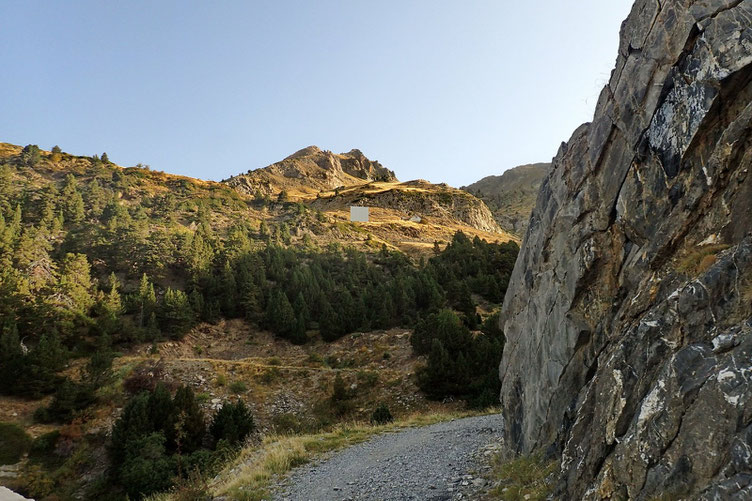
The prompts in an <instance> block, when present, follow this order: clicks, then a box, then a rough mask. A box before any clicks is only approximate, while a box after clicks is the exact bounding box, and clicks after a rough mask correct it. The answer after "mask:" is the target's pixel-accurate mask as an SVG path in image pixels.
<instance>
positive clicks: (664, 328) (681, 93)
mask: <svg viewBox="0 0 752 501" xmlns="http://www.w3.org/2000/svg"><path fill="white" fill-rule="evenodd" d="M751 168H752V0H695V1H693V0H662V1H660V2H658V1H655V0H638V1H637V2H636V3H635V4H634V6H633V8H632V12H631V14H630V15H629V17H628V19H627V20H626V21H625V22H624V24H623V25H622V31H621V41H620V49H619V54H618V58H617V62H616V68H615V69H614V71H613V73H612V75H611V79H610V82H609V84H608V85H607V86H606V88H605V89H604V90H603V92H602V93H601V96H600V99H599V102H598V105H597V108H596V112H595V116H594V119H593V122H592V123H589V124H585V125H583V126H581V127H580V128H579V129H577V130H576V131H575V133H574V135H573V136H572V138H571V139H570V140H569V142H568V143H566V144H562V146H561V148H560V150H559V152H558V153H557V156H556V157H555V158H554V161H553V167H552V170H551V172H550V174H549V176H548V177H547V179H546V180H545V181H544V183H543V185H542V187H541V191H540V193H539V196H538V200H537V204H536V207H535V209H534V211H533V214H532V216H531V220H530V224H529V227H528V231H527V234H526V237H525V240H524V242H523V246H522V249H521V252H520V257H519V259H518V261H517V265H516V267H515V270H514V273H513V276H512V279H511V282H510V286H509V289H508V291H507V296H506V299H505V302H504V308H503V311H502V315H501V322H502V327H503V329H504V332H505V334H506V336H507V344H506V347H505V351H504V359H503V360H502V363H501V366H500V376H501V379H502V390H501V401H502V409H503V416H504V420H505V443H506V444H507V445H508V446H510V447H511V448H513V449H514V450H516V451H518V452H523V453H524V452H530V451H532V450H536V449H540V448H543V449H545V450H547V451H548V452H549V453H550V454H555V455H558V456H559V457H561V475H560V481H559V484H558V487H557V490H556V497H558V498H562V499H652V498H654V497H656V496H673V497H677V498H684V497H687V498H696V499H724V500H725V499H751V498H752V320H751V319H752V175H750V174H749V170H750V169H751Z"/></svg>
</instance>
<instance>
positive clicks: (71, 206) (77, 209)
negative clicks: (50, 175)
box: [61, 174, 86, 224]
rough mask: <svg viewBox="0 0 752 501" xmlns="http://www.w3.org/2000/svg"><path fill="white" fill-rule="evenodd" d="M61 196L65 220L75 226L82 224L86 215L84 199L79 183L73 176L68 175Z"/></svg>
mask: <svg viewBox="0 0 752 501" xmlns="http://www.w3.org/2000/svg"><path fill="white" fill-rule="evenodd" d="M61 195H62V198H63V214H64V216H65V220H66V221H70V222H71V223H73V224H80V223H81V222H82V221H83V220H84V217H85V216H86V213H85V211H84V199H83V197H82V196H81V193H80V192H79V191H78V183H77V182H76V178H75V177H74V176H73V174H68V176H67V177H66V178H65V186H63V191H62V192H61Z"/></svg>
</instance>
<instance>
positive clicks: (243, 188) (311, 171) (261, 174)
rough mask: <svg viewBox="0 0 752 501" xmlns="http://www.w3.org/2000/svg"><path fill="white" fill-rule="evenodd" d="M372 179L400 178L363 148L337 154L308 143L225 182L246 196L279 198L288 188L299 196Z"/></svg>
mask: <svg viewBox="0 0 752 501" xmlns="http://www.w3.org/2000/svg"><path fill="white" fill-rule="evenodd" d="M369 181H384V182H394V181H397V178H396V177H395V175H394V172H392V171H390V170H388V169H386V168H385V167H383V166H382V165H381V164H380V163H379V162H375V161H371V160H369V159H368V158H366V156H365V155H363V153H362V152H361V151H360V150H351V151H349V152H348V153H340V154H336V153H332V152H331V151H322V150H321V149H319V148H318V147H317V146H309V147H307V148H303V149H302V150H299V151H297V152H295V153H293V154H292V155H290V156H289V157H287V158H285V159H284V160H282V161H280V162H277V163H274V164H272V165H269V166H267V167H263V168H260V169H255V170H249V171H248V172H247V173H246V174H240V175H238V176H233V177H231V178H230V179H228V180H227V181H225V182H226V183H227V184H228V185H230V186H232V187H233V188H235V189H237V190H238V191H240V192H241V193H245V194H247V195H256V196H273V197H277V196H278V195H279V194H280V192H282V191H285V192H287V193H288V194H289V195H290V196H293V197H296V196H301V195H312V194H316V193H318V192H320V191H323V190H333V189H335V188H337V187H340V186H355V185H358V184H364V183H367V182H369Z"/></svg>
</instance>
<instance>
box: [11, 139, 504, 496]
mask: <svg viewBox="0 0 752 501" xmlns="http://www.w3.org/2000/svg"><path fill="white" fill-rule="evenodd" d="M281 198H282V199H281V200H280V201H279V202H278V203H277V204H276V205H278V206H279V207H281V209H280V210H281V211H282V216H281V218H282V219H285V221H283V222H277V223H275V222H273V221H272V220H271V219H270V220H267V221H258V220H256V221H254V220H251V219H250V218H248V217H247V215H248V211H249V208H256V209H258V208H260V207H264V206H265V205H269V204H273V203H272V202H271V201H270V200H269V199H268V197H259V199H258V200H249V199H246V198H243V197H241V196H240V195H239V194H238V193H237V192H235V191H234V190H232V189H231V188H229V187H227V186H224V185H219V184H217V183H204V182H201V181H195V180H190V179H187V178H180V177H178V176H167V175H165V174H164V173H161V172H158V171H152V170H150V169H149V168H148V167H143V166H139V167H132V168H125V169H122V168H120V167H117V166H116V165H114V164H112V163H110V162H109V159H108V158H107V155H106V154H104V153H103V154H102V156H101V158H100V157H98V156H96V155H95V156H93V157H91V158H88V157H74V156H71V155H68V154H66V153H63V152H62V150H61V149H60V148H55V149H54V151H53V152H52V153H51V154H48V153H42V152H40V150H39V148H37V147H36V146H34V145H29V146H27V147H26V148H24V149H23V151H21V152H20V153H19V154H18V155H16V156H13V157H5V158H0V319H1V320H0V394H3V395H13V396H20V397H24V398H29V399H38V398H40V397H43V396H51V398H50V397H48V401H46V402H49V403H48V404H47V405H45V406H42V407H40V408H39V409H37V411H36V412H35V414H34V418H35V420H36V421H38V422H42V423H57V424H60V425H64V426H63V427H62V428H61V433H60V435H55V436H51V435H50V436H47V435H45V436H43V437H40V438H39V439H37V441H35V442H34V444H33V446H32V450H31V454H30V462H29V468H28V471H26V472H25V474H24V478H25V479H27V481H28V485H27V486H26V489H27V492H28V493H29V494H30V495H33V496H34V497H37V498H43V497H45V496H47V495H49V494H51V493H53V492H54V493H56V494H57V493H58V492H63V491H65V492H66V494H64V495H63V497H65V496H67V495H68V494H70V495H71V496H72V494H73V492H74V491H75V489H78V488H80V485H78V486H74V484H75V482H74V481H73V480H72V479H74V478H77V477H80V475H79V474H78V473H80V472H82V471H85V470H87V469H90V467H91V465H92V464H95V463H96V462H97V459H96V456H95V453H94V452H93V451H94V450H97V449H98V450H102V449H103V448H104V447H105V445H107V446H108V450H109V451H110V459H111V462H112V468H111V471H110V472H109V473H108V475H107V476H106V478H104V479H103V480H102V481H101V482H100V483H99V484H98V486H97V485H94V486H93V487H92V491H91V492H90V493H88V494H87V496H89V497H92V498H104V497H106V496H107V495H109V494H110V493H111V490H110V487H109V485H110V484H112V485H115V486H116V489H120V490H119V491H118V493H120V494H127V495H128V496H130V498H131V499H133V498H139V497H141V496H143V495H146V494H148V493H152V492H157V491H161V490H164V489H167V488H169V487H170V486H171V485H173V483H174V479H176V478H177V479H178V487H180V486H181V485H183V483H184V482H188V483H189V477H190V476H191V475H193V474H194V472H195V471H198V472H201V473H206V472H208V471H210V470H211V469H212V468H214V467H215V465H216V464H217V462H218V461H220V458H225V457H226V456H227V450H228V448H229V449H232V448H233V447H235V446H237V444H239V443H241V442H242V441H243V439H244V438H245V437H246V435H247V434H248V433H249V432H250V431H251V430H252V429H253V426H254V425H253V419H252V416H251V415H250V411H249V410H248V408H247V407H245V405H244V404H243V403H242V402H240V401H239V402H237V403H234V404H232V403H228V404H226V405H225V406H224V407H223V408H222V410H220V411H219V412H218V413H217V415H216V416H215V417H214V420H213V421H211V423H209V422H208V421H207V419H206V416H204V415H203V413H202V412H201V410H200V407H199V400H201V399H206V398H207V396H206V395H201V396H194V395H193V393H192V391H191V390H190V389H188V388H186V387H182V388H177V389H175V388H172V389H168V388H166V387H164V386H162V385H157V384H156V381H159V380H160V377H159V374H158V372H159V371H160V370H161V369H159V367H156V366H155V367H151V368H148V370H147V369H144V371H141V372H139V371H138V370H136V371H134V372H133V374H131V375H129V376H128V375H127V371H126V372H123V373H121V374H119V375H118V376H117V377H116V376H114V375H113V373H112V361H113V357H114V356H115V353H116V352H117V351H121V350H122V351H125V350H127V349H129V348H130V347H131V346H132V345H134V344H136V343H146V346H148V345H149V344H151V345H152V347H153V348H152V353H156V351H157V342H159V341H164V340H168V339H171V340H177V339H181V338H182V337H183V336H184V335H185V334H186V333H187V332H188V331H190V330H191V329H192V328H193V327H194V326H195V325H196V324H197V323H198V322H217V321H219V320H221V319H225V318H226V319H230V318H243V319H245V320H247V321H248V322H250V323H252V324H254V325H255V326H256V327H260V328H264V329H267V330H269V331H271V332H273V333H274V334H275V335H276V336H278V337H280V338H283V339H285V340H288V341H289V342H291V343H295V344H305V343H307V342H309V340H310V339H311V338H316V337H320V338H322V339H324V340H326V341H334V340H337V339H339V338H341V337H342V336H345V335H347V334H349V333H353V332H357V331H368V330H374V329H389V328H393V327H404V328H413V327H416V331H415V336H413V345H414V346H415V351H416V353H418V354H421V355H425V356H426V357H427V366H426V368H425V369H424V370H423V371H421V372H420V375H419V382H420V385H421V387H422V388H423V389H424V390H425V391H426V392H427V393H428V394H429V396H431V398H437V399H441V398H444V397H447V396H454V397H459V398H464V399H466V400H468V402H469V403H470V404H471V405H473V406H478V407H480V406H482V405H485V404H486V403H491V402H494V403H495V401H496V395H497V394H498V381H497V378H496V375H495V370H496V369H495V365H498V361H499V359H500V358H501V350H502V349H503V334H502V333H501V332H500V331H499V330H498V327H496V324H495V323H494V322H495V321H493V320H488V319H487V320H486V321H485V323H483V318H481V316H480V315H479V314H478V312H477V310H478V308H477V305H478V303H483V306H484V310H487V309H488V308H493V307H494V305H498V303H500V301H501V299H502V298H503V295H504V293H505V291H506V286H507V282H508V279H509V275H510V273H511V270H512V267H513V264H514V261H515V259H516V256H517V252H518V247H517V245H516V244H515V243H505V244H494V243H488V242H485V241H482V240H480V239H478V238H476V239H473V240H471V239H469V238H468V237H467V236H465V235H464V234H463V233H461V232H459V233H457V234H456V235H455V236H454V238H453V239H452V242H451V243H449V245H447V246H446V248H445V249H441V248H440V247H439V245H437V246H436V249H435V256H434V257H432V258H431V259H428V260H427V261H423V260H421V262H420V263H419V264H416V263H414V262H412V261H411V260H410V259H408V258H407V257H406V256H405V255H403V254H401V253H399V252H395V251H391V250H388V249H387V247H386V245H383V246H382V247H381V250H380V251H378V252H375V253H373V254H365V253H362V252H359V251H357V250H355V249H353V248H342V246H340V245H338V244H332V245H330V246H329V247H327V248H326V249H320V248H318V247H316V245H315V244H312V243H311V241H310V238H309V241H308V243H306V242H305V240H303V242H304V244H305V245H302V246H299V247H296V248H293V247H290V244H291V242H292V240H293V236H292V235H295V232H294V231H291V230H292V229H294V228H295V227H296V225H297V224H298V223H300V222H305V223H306V224H307V225H309V227H311V226H315V225H321V224H322V223H323V222H328V221H327V218H326V216H325V215H323V214H322V213H320V212H314V211H311V210H308V209H307V208H305V207H304V206H302V205H301V204H299V203H290V202H289V201H287V200H286V199H285V197H281ZM354 228H358V227H357V226H355V227H354ZM348 231H349V230H348ZM296 238H300V236H299V235H297V237H296ZM479 329H480V331H479ZM194 349H195V351H196V353H197V354H198V355H201V353H203V348H202V347H201V346H198V345H196V346H195V348H194ZM390 357H391V355H390V353H389V352H386V351H385V352H384V353H383V360H389V359H390ZM310 362H311V363H312V364H317V365H326V366H328V367H330V368H332V369H349V368H353V367H354V366H355V365H356V363H355V358H346V359H342V360H339V359H337V358H336V357H335V356H327V357H326V358H323V357H321V356H320V355H316V354H312V355H311V359H310ZM280 363H281V362H280V361H278V360H276V361H275V360H274V359H272V360H270V361H269V365H280ZM147 373H148V374H147ZM126 376H127V377H126ZM282 376H283V369H280V368H277V367H272V368H269V369H267V370H266V371H265V372H264V373H262V374H260V375H259V376H258V378H259V379H260V380H261V382H264V383H267V384H269V383H272V382H273V381H275V380H277V379H279V378H281V377H282ZM121 380H122V390H125V391H126V392H128V393H130V394H131V395H132V398H131V400H130V401H129V402H127V403H126V402H125V397H124V396H122V395H121V394H120V393H121V391H122V390H121V385H120V381H121ZM378 380H379V373H377V372H375V371H361V372H359V373H358V374H357V383H358V387H359V388H363V389H365V390H367V389H368V388H370V387H372V386H374V385H376V384H377V382H378ZM215 382H216V385H217V386H228V388H227V389H228V390H230V391H231V392H233V393H243V392H245V391H247V388H246V386H245V385H244V384H243V383H242V382H240V381H235V382H231V381H228V380H227V377H226V376H225V375H224V374H222V373H219V374H217V376H216V381H215ZM350 382H351V383H352V381H350ZM173 391H174V395H173ZM113 395H116V396H115V398H114V399H113ZM354 396H355V395H354V392H353V390H351V389H350V387H349V386H347V385H346V384H345V382H344V380H343V379H342V378H341V377H340V376H338V377H337V378H336V379H335V381H334V385H333V387H332V392H331V395H330V396H329V398H326V395H325V396H324V399H323V400H325V402H322V403H323V404H324V406H325V407H326V409H325V411H322V416H323V418H322V419H320V420H319V421H321V422H324V421H326V420H328V421H326V423H328V424H329V425H330V424H331V423H332V422H333V421H334V420H335V418H338V417H339V418H342V417H344V416H348V413H350V411H351V409H352V407H353V406H354V402H353V400H355V399H354ZM96 403H100V404H102V403H107V404H110V405H113V407H115V406H117V407H122V406H123V405H124V404H125V407H124V410H123V412H122V414H121V415H120V417H119V419H118V421H117V422H116V424H115V425H114V427H113V429H112V438H111V439H109V438H107V437H106V436H105V434H104V433H102V434H101V436H99V435H97V436H88V435H86V436H85V435H84V433H83V432H82V431H81V423H86V421H87V420H88V419H91V418H92V417H93V415H94V414H95V412H94V411H92V410H91V409H90V408H91V407H92V405H93V404H96ZM372 417H373V419H374V422H375V423H382V422H388V421H389V419H390V418H391V413H390V412H389V409H388V408H387V407H386V406H385V405H384V406H380V407H379V408H377V409H376V410H375V412H374V413H373V416H372ZM314 421H315V420H313V418H312V417H311V416H304V417H303V418H292V417H284V418H280V419H279V423H275V426H277V425H279V426H278V429H280V430H290V431H296V432H300V431H308V430H311V429H319V428H321V423H320V422H319V421H316V422H315V423H314ZM87 433H88V431H87ZM308 447H310V448H315V447H316V446H315V444H308V445H306V446H305V447H304V449H305V450H306V451H307V450H308V449H306V448H308ZM57 451H65V452H64V453H61V454H60V455H58V453H57ZM306 454H308V452H306ZM291 461H292V463H294V462H295V461H296V459H294V458H293V459H292V460H291ZM276 469H278V467H276V466H275V467H274V468H272V470H276ZM77 472H78V473H77ZM63 485H65V487H64V488H63V487H62V486H63ZM186 485H187V484H186ZM118 486H119V487H118ZM66 489H70V492H69V493H68V491H66Z"/></svg>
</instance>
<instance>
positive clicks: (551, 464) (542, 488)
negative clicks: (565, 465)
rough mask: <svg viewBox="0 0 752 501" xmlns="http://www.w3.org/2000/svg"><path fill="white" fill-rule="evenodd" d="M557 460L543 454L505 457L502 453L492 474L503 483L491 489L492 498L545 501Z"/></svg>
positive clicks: (496, 459) (550, 487) (496, 460)
mask: <svg viewBox="0 0 752 501" xmlns="http://www.w3.org/2000/svg"><path fill="white" fill-rule="evenodd" d="M557 464H558V463H557V462H556V461H547V460H545V459H544V458H543V454H541V453H536V454H531V455H529V456H522V457H519V458H517V459H513V460H511V461H504V459H503V455H502V454H499V455H498V456H496V458H495V459H494V468H493V473H492V475H493V477H494V479H495V480H500V481H501V484H500V485H499V486H498V487H496V488H494V489H493V490H492V491H491V492H490V496H491V499H501V500H503V501H522V500H528V501H543V500H544V499H546V498H547V497H548V495H549V494H551V491H552V490H553V487H554V485H553V481H552V478H551V477H552V474H553V473H554V472H555V471H556V467H557Z"/></svg>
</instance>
